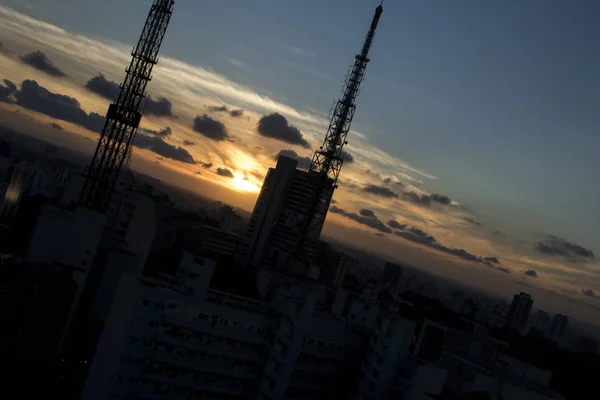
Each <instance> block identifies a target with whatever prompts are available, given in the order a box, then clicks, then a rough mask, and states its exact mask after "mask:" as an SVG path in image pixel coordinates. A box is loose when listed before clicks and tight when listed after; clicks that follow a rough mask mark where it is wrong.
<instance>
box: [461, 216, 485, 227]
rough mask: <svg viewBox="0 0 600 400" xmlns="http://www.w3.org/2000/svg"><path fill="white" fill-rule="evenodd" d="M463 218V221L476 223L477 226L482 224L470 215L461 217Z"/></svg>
mask: <svg viewBox="0 0 600 400" xmlns="http://www.w3.org/2000/svg"><path fill="white" fill-rule="evenodd" d="M463 219H464V220H465V221H467V222H468V223H470V224H471V225H477V226H481V225H482V224H481V222H479V221H477V220H475V219H473V218H471V217H463Z"/></svg>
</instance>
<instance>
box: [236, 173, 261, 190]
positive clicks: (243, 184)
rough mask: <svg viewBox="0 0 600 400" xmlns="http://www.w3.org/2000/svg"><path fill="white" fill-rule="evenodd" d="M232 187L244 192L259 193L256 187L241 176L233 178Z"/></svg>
mask: <svg viewBox="0 0 600 400" xmlns="http://www.w3.org/2000/svg"><path fill="white" fill-rule="evenodd" d="M233 186H234V187H235V188H236V189H239V190H241V191H244V192H250V193H258V192H259V191H260V188H259V187H258V186H256V185H255V184H253V183H252V182H250V181H249V180H248V179H245V178H244V176H243V175H236V176H235V177H234V178H233Z"/></svg>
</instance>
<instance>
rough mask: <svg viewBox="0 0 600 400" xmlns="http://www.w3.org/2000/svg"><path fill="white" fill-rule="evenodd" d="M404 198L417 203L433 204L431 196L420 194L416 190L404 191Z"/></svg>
mask: <svg viewBox="0 0 600 400" xmlns="http://www.w3.org/2000/svg"><path fill="white" fill-rule="evenodd" d="M402 199H403V200H405V201H410V202H412V203H417V204H420V205H423V206H426V207H428V206H430V205H431V197H429V196H428V195H426V194H418V193H415V192H404V193H402Z"/></svg>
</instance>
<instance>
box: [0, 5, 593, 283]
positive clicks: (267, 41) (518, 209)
mask: <svg viewBox="0 0 600 400" xmlns="http://www.w3.org/2000/svg"><path fill="white" fill-rule="evenodd" d="M0 4H3V5H6V6H8V7H11V8H12V9H14V10H17V11H19V12H20V13H23V14H25V15H28V16H30V17H33V18H34V19H36V20H41V21H45V22H47V23H49V24H51V25H56V26H58V27H60V28H62V29H64V30H65V31H66V32H67V33H68V34H77V35H81V37H89V38H94V39H97V40H99V41H102V42H103V43H109V44H110V43H114V44H115V46H117V45H118V46H122V45H125V46H127V47H132V46H133V44H134V43H135V41H136V40H137V38H138V36H139V33H140V30H141V27H142V24H143V22H144V19H145V16H146V13H147V10H148V8H149V4H150V2H149V0H102V1H99V0H53V1H51V2H49V1H47V0H25V1H23V0H0ZM377 4H378V2H377V1H376V0H373V1H370V0H369V1H367V0H360V1H355V2H348V1H347V0H303V1H296V0H286V1H280V0H252V1H242V0H235V1H234V0H202V1H200V0H176V6H175V14H174V16H173V21H172V23H171V25H170V27H169V31H168V33H167V37H166V39H165V42H164V45H163V48H162V52H161V55H162V57H163V61H164V60H165V59H167V58H168V59H169V60H178V61H181V62H185V63H187V64H189V65H191V66H198V67H202V68H204V69H206V70H207V71H209V72H211V73H213V72H214V74H217V75H218V76H216V78H215V77H213V78H215V79H217V80H218V81H220V80H221V79H225V78H226V79H227V80H228V82H230V83H231V82H234V83H235V84H239V85H243V87H244V88H247V89H248V91H252V92H253V93H257V94H258V95H260V96H262V97H264V98H269V99H272V100H273V101H276V102H277V103H278V104H283V105H286V106H289V107H290V108H289V110H300V111H301V112H303V113H309V114H311V115H314V116H316V118H317V117H318V118H323V117H325V116H326V114H327V111H328V109H329V107H330V106H331V103H332V100H333V99H334V97H336V96H337V95H338V94H339V92H340V89H341V86H342V83H343V79H344V77H345V73H346V70H347V68H348V66H349V65H350V64H351V63H352V62H353V61H354V60H353V56H354V54H355V53H356V52H358V51H359V50H360V47H361V44H362V41H363V39H364V36H365V34H366V31H367V28H368V26H369V22H370V19H371V17H372V15H373V11H374V8H375V7H376V6H377ZM599 20H600V3H598V2H596V1H588V0H580V1H577V2H569V1H559V0H530V1H526V2H523V1H517V0H507V1H501V2H500V1H497V2H492V1H478V0H454V1H399V0H386V1H385V3H384V13H383V17H382V19H381V23H380V25H379V28H378V31H377V36H376V38H375V43H374V45H373V49H372V53H371V56H372V62H371V64H370V65H369V67H368V70H367V79H366V81H365V83H364V85H363V87H362V91H361V95H360V97H359V99H358V111H357V113H356V117H355V122H354V124H353V128H355V130H356V131H357V132H360V134H362V135H364V137H363V138H361V137H360V136H359V134H358V133H355V132H351V134H350V136H349V141H350V146H349V147H348V150H349V151H350V152H352V153H353V154H355V155H358V157H357V163H356V164H355V165H348V166H345V167H344V168H345V169H344V171H343V172H342V177H343V178H349V179H350V180H351V181H353V182H355V183H356V182H357V181H359V183H364V181H365V180H366V181H368V179H369V178H368V177H366V175H365V173H364V171H365V169H366V168H371V167H372V166H373V165H375V164H376V163H375V161H376V159H377V158H380V157H381V156H382V154H383V153H379V152H380V151H384V152H385V153H387V154H389V155H390V156H391V157H393V158H394V163H396V164H398V165H402V166H404V165H406V166H409V167H407V168H409V169H406V168H400V169H399V170H398V169H396V170H394V169H393V168H391V167H390V168H389V169H387V170H386V169H385V168H380V169H379V170H378V171H379V173H380V174H382V175H386V174H387V175H389V176H398V177H400V178H402V176H403V175H402V174H403V173H406V174H408V175H411V176H410V178H414V179H415V180H420V181H422V183H414V182H413V183H414V184H415V185H416V187H417V188H418V189H420V190H422V191H423V192H425V193H441V194H444V195H447V196H449V197H450V198H451V199H453V200H455V201H457V202H458V203H460V205H461V208H460V212H461V213H468V214H456V213H457V212H458V211H456V212H455V211H452V212H447V213H446V215H442V214H443V212H442V213H434V212H433V211H431V210H425V211H423V210H422V209H417V208H410V207H409V206H406V207H409V208H402V207H405V205H402V204H405V203H402V204H401V203H398V202H397V203H394V204H393V205H390V204H386V203H383V202H381V201H380V200H377V201H376V200H375V199H372V201H371V200H369V201H371V203H361V200H363V199H362V198H360V199H359V198H358V197H357V196H356V193H354V194H352V193H351V191H349V192H347V193H346V197H342V198H341V203H342V205H344V206H345V208H346V209H348V211H350V208H353V210H352V211H354V210H355V209H356V210H357V209H359V208H360V207H366V206H369V207H371V208H373V209H374V210H376V211H377V213H378V215H382V213H383V215H393V216H394V218H398V219H399V220H400V217H405V218H407V219H408V221H409V222H410V221H418V220H419V219H420V220H422V221H424V224H426V225H421V226H419V228H424V229H425V230H426V231H428V232H433V234H434V235H435V237H436V238H437V239H438V240H439V241H443V240H445V241H446V243H449V244H455V245H456V246H464V244H463V242H464V240H463V239H464V238H468V239H469V240H470V241H471V242H472V243H473V247H472V248H473V249H474V250H472V251H474V252H479V254H480V253H481V252H482V251H486V249H487V251H490V252H495V251H498V252H500V250H499V249H500V248H499V247H493V244H492V241H493V237H492V235H491V232H492V231H494V230H499V231H502V232H508V233H509V234H510V235H512V236H513V238H514V241H515V243H512V244H511V246H513V248H516V247H515V246H517V247H518V245H520V244H518V243H516V242H517V241H518V240H517V238H518V239H519V240H521V242H522V241H530V242H531V243H533V244H535V241H536V240H539V238H538V239H532V237H533V236H534V235H536V234H537V235H539V234H542V233H545V234H552V235H556V236H559V237H562V238H565V239H567V240H568V241H569V242H574V243H576V244H578V245H581V246H583V247H585V248H587V249H591V250H593V251H594V252H595V253H596V255H598V254H600V233H599V230H598V226H600V186H599V185H598V184H597V181H598V177H597V175H598V171H600V157H598V155H599V154H600V135H599V128H598V127H600V113H598V111H597V108H598V105H599V104H600V76H599V72H598V71H599V70H600V69H599V68H598V66H599V65H600V52H598V42H599V40H600V25H599V24H598V21H599ZM33 36H34V35H32V37H33ZM0 39H2V40H3V41H4V42H6V41H7V38H6V37H0ZM65 40H66V39H65ZM70 40H72V41H73V42H76V41H77V40H78V37H77V36H72V37H71V39H70ZM32 43H33V44H32ZM36 43H38V44H39V43H43V40H41V39H35V40H34V41H33V42H31V43H29V47H27V46H25V47H26V48H27V51H31V50H35V48H34V47H32V46H37V45H38V44H36ZM20 44H21V43H20ZM20 44H19V45H20ZM15 46H16V44H15ZM40 46H41V45H40ZM48 47H51V44H48ZM40 49H41V50H43V51H47V52H48V53H47V54H48V55H49V56H54V55H56V56H57V57H58V58H56V60H57V61H60V57H63V56H64V54H58V53H57V52H55V53H52V50H51V49H50V48H48V49H44V48H42V47H40ZM55 50H56V49H55ZM23 51H25V50H23ZM107 57H108V56H107ZM50 58H52V57H50ZM75 58H76V57H73V60H74V61H73V63H72V64H73V65H72V66H69V65H66V63H64V62H63V64H62V65H61V67H62V68H64V69H69V68H72V69H73V70H75V69H77V68H76V64H77V62H76V61H75ZM118 63H121V61H120V60H119V61H118ZM187 64H186V65H187ZM118 65H121V64H118ZM171 67H172V65H171V64H169V66H166V63H164V62H163V63H161V64H159V66H158V67H157V80H156V81H155V82H153V83H152V84H151V88H150V90H151V91H152V90H157V87H159V86H160V87H161V88H163V89H164V90H165V93H167V94H168V95H169V96H171V97H170V99H171V100H173V101H174V104H175V105H176V106H178V104H176V103H175V102H176V101H177V100H178V99H177V98H174V97H173V96H172V95H171V94H172V93H178V92H177V91H175V90H174V89H171V90H173V92H171V93H169V92H168V90H169V86H171V85H170V83H169V80H168V78H169V77H168V76H167V73H166V72H165V71H167V70H169V71H171V70H172V68H171ZM91 68H95V66H92V67H91ZM97 68H98V72H102V73H105V74H108V75H109V76H111V77H114V78H112V79H114V80H118V79H120V78H119V76H121V75H122V73H123V72H122V71H123V68H124V64H123V67H119V69H117V70H114V68H113V70H111V69H110V68H112V66H110V68H109V66H104V65H103V64H102V63H101V62H98V67H97ZM160 68H164V69H163V70H160ZM169 68H171V69H169ZM1 69H2V68H0V70H1ZM89 69H90V67H89V66H88V69H87V70H86V71H88V70H89ZM7 70H8V68H7ZM161 71H162V72H161ZM203 71H204V70H203ZM202 73H203V74H204V75H206V71H204V72H202ZM111 74H112V75H111ZM73 76H75V74H73ZM46 78H47V77H46ZM213 78H211V79H213ZM14 79H17V78H14ZM47 82H48V84H51V83H52V82H50V81H48V80H47ZM77 83H78V84H79V86H81V82H77ZM198 84H202V82H200V81H198ZM177 85H181V82H180V81H178V82H176V83H173V85H172V86H177ZM190 85H191V84H190ZM56 87H59V86H56ZM177 87H179V86H177ZM244 90H245V89H244ZM73 93H75V92H73ZM203 93H206V92H203ZM215 93H216V94H215ZM219 93H220V94H219ZM219 93H217V92H210V94H211V96H212V100H213V101H222V102H223V103H226V104H230V105H231V106H236V105H237V104H232V103H231V102H228V101H230V100H231V98H230V97H227V96H229V95H230V94H231V93H230V92H229V91H223V92H219ZM82 96H83V95H82ZM244 96H245V95H244ZM244 96H238V97H239V99H241V100H244V101H246V100H247V97H244ZM78 98H79V97H78ZM81 100H83V97H82V98H81ZM93 101H95V99H91V100H90V102H91V103H93ZM202 101H203V100H202ZM180 102H181V103H182V104H181V105H180V107H181V108H183V106H184V105H185V104H183V103H186V104H187V105H189V103H190V101H189V100H187V99H186V100H185V101H184V100H183V99H181V101H180ZM91 103H90V104H91ZM192 103H193V101H192ZM200 103H201V100H200V99H199V100H198V108H199V109H200V108H201V104H200ZM207 104H208V103H207ZM266 104H267V105H268V104H270V103H266ZM202 106H204V104H202ZM102 107H104V105H102ZM99 110H101V108H99ZM247 110H248V113H250V111H251V110H249V109H248V108H247ZM262 112H263V113H264V112H266V111H262ZM181 114H182V115H183V114H184V112H183V110H182V111H181ZM286 116H287V117H288V118H290V115H286ZM184 117H185V116H184ZM190 118H193V116H191V117H190ZM183 119H185V118H183ZM308 120H310V118H305V121H304V122H307V121H308ZM252 121H254V120H252ZM291 121H292V122H293V123H294V124H296V125H297V126H298V127H299V128H300V129H301V130H302V132H303V134H307V135H312V136H311V138H312V140H311V145H314V144H316V143H317V142H318V141H319V140H321V138H322V135H324V130H320V129H321V128H322V125H320V126H317V125H318V124H317V125H315V124H308V123H307V124H306V125H301V122H300V121H299V120H293V118H292V119H291ZM149 122H151V123H155V124H156V126H153V128H155V129H158V128H163V127H164V126H165V124H167V123H169V124H171V126H174V124H175V122H173V121H160V120H149ZM236 123H237V122H236V121H227V126H228V127H230V129H231V130H235V129H238V131H239V133H238V131H236V134H238V137H242V138H246V140H248V141H251V139H250V138H247V137H246V136H244V134H245V133H246V134H248V135H249V133H248V132H249V129H250V128H249V127H248V126H246V127H243V126H241V125H239V126H237V125H236ZM161 124H162V125H161ZM181 129H183V127H181ZM309 132H310V133H309ZM186 134H187V133H186ZM182 135H183V133H182ZM182 137H183V136H182ZM186 138H187V137H186ZM260 144H261V145H264V146H266V147H267V148H268V150H269V151H271V153H269V154H266V155H264V157H263V158H262V159H260V160H259V161H260V162H259V164H262V165H264V164H265V160H267V161H270V162H272V159H273V157H272V152H274V151H276V150H277V149H276V148H275V147H269V146H270V145H269V144H268V143H267V144H264V143H262V142H261V143H260ZM367 144H368V145H367ZM353 145H354V147H352V146H353ZM210 146H211V144H210V143H206V148H207V149H209V150H210V151H209V150H206V151H205V153H203V154H202V155H201V156H200V155H199V156H197V157H202V160H205V161H211V162H213V163H215V164H217V165H218V162H219V161H220V162H223V163H224V164H223V165H224V166H227V167H229V168H231V167H232V165H233V167H236V166H237V167H240V166H239V163H238V165H235V163H232V164H231V165H229V164H227V160H226V157H225V158H221V159H219V158H218V157H217V156H219V157H220V156H222V154H221V150H219V149H218V148H216V147H214V148H213V147H210ZM221 147H222V146H221ZM248 148H249V147H248ZM248 148H246V150H247V149H248ZM242 150H243V149H242ZM296 150H297V151H298V152H299V153H300V151H301V150H302V151H305V152H306V150H303V149H298V148H296ZM227 151H229V150H227ZM235 151H237V150H235V149H231V151H230V153H231V152H235ZM361 151H362V153H361ZM365 151H373V152H377V153H374V154H373V156H372V158H373V159H368V157H366V154H364V153H365ZM215 154H216V155H215ZM235 154H238V153H235ZM308 154H309V153H308V152H307V154H306V155H308ZM302 155H305V154H304V153H303V154H302ZM211 157H213V158H214V159H213V158H211ZM215 157H216V158H215ZM259 158H260V157H259ZM215 160H216V161H215ZM361 160H362V161H364V163H362V161H361ZM390 165H391V164H390ZM378 167H381V165H378ZM244 168H245V167H244ZM415 171H417V172H415ZM419 171H420V172H419ZM360 179H363V181H360ZM415 182H416V181H415ZM342 190H344V188H342ZM336 196H337V195H336ZM336 198H337V197H336ZM398 207H400V208H401V209H400V208H398ZM386 212H387V214H386ZM411 213H412V214H411ZM466 215H468V217H469V218H474V219H477V220H478V221H480V222H481V223H483V225H482V226H477V227H473V226H472V227H469V228H468V229H471V230H469V231H468V230H467V228H465V227H464V226H462V225H460V224H457V223H456V221H457V220H459V219H460V218H462V217H464V216H466ZM381 218H382V219H383V220H384V221H385V219H384V217H383V216H382V217H381ZM411 218H412V219H411ZM386 219H387V216H386ZM463 222H464V221H463ZM436 229H437V230H436ZM481 238H485V239H486V240H485V241H483V240H480V239H481ZM461 240H462V241H461ZM521 242H519V243H521ZM498 246H500V245H498ZM507 246H508V245H507ZM465 248H467V250H469V251H471V247H465ZM513 250H514V249H512V248H511V250H510V251H509V254H508V255H507V256H506V257H507V258H508V259H509V260H511V262H512V261H514V262H516V261H517V259H520V258H528V257H533V256H537V255H539V254H535V251H533V250H532V246H531V245H530V246H529V247H528V248H527V249H525V250H523V249H521V250H519V251H522V252H521V253H519V252H517V250H514V252H513ZM482 255H484V256H485V255H498V254H496V253H494V254H482ZM536 260H537V259H536ZM540 260H541V261H536V262H538V264H533V265H539V266H540V268H541V269H542V270H543V268H544V267H545V266H546V264H544V263H545V262H548V263H551V261H552V260H550V259H548V258H542V259H540ZM532 262H533V261H532ZM557 268H558V267H557ZM561 268H563V267H561ZM593 268H596V269H593ZM553 271H554V272H557V271H558V270H553ZM561 271H563V272H564V271H573V268H572V266H568V265H567V266H566V267H564V268H563V269H561ZM575 272H577V273H582V271H581V270H577V271H575ZM584 272H585V274H582V275H577V277H573V284H574V285H583V284H584V282H586V281H593V282H594V285H595V286H594V287H592V288H593V289H595V290H596V291H597V292H600V275H598V271H597V265H595V264H594V265H590V270H587V271H584ZM569 273H570V272H569ZM590 274H593V279H591V278H590V276H592V275H590ZM574 276H575V275H574ZM586 288H587V287H586Z"/></svg>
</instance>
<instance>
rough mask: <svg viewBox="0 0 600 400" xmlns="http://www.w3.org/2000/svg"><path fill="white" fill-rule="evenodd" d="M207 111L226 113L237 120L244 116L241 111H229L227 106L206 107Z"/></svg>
mask: <svg viewBox="0 0 600 400" xmlns="http://www.w3.org/2000/svg"><path fill="white" fill-rule="evenodd" d="M208 111H211V112H220V113H227V114H229V115H230V116H232V117H234V118H239V117H241V116H243V115H244V110H242V109H234V110H230V109H229V107H227V106H208Z"/></svg>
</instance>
